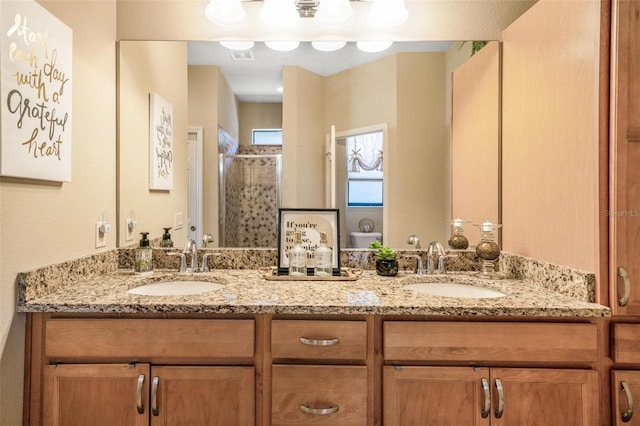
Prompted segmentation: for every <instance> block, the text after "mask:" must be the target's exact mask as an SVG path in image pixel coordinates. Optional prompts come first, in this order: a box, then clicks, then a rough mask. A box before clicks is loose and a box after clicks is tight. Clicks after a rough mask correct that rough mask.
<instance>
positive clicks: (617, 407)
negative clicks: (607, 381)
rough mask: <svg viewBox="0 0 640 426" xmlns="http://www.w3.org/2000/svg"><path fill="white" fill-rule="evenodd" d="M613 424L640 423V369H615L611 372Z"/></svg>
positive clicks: (634, 424) (635, 424)
mask: <svg viewBox="0 0 640 426" xmlns="http://www.w3.org/2000/svg"><path fill="white" fill-rule="evenodd" d="M611 387H612V389H611V395H612V399H613V405H612V411H613V413H612V414H613V416H612V417H613V424H614V425H616V426H619V425H623V424H625V425H630V426H637V425H640V413H638V412H637V410H638V406H637V403H638V401H640V371H631V370H613V371H612V372H611Z"/></svg>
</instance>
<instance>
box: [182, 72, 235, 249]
mask: <svg viewBox="0 0 640 426" xmlns="http://www.w3.org/2000/svg"><path fill="white" fill-rule="evenodd" d="M188 70H189V71H188V75H189V77H188V79H189V82H188V86H189V126H191V127H202V129H203V138H204V141H203V142H204V143H203V145H204V146H203V148H204V149H203V156H204V158H203V164H204V168H203V203H204V218H203V227H204V229H203V233H211V234H212V235H213V241H214V245H217V244H218V242H219V241H220V239H219V229H218V217H219V211H218V198H219V197H218V195H219V192H218V191H219V188H218V126H221V127H222V128H223V129H224V130H225V131H226V132H227V133H228V134H229V135H230V136H231V137H233V138H234V139H235V140H238V134H239V126H238V108H239V106H238V105H239V104H238V102H237V100H236V97H235V95H234V94H233V93H232V92H231V89H230V88H229V85H228V83H227V82H226V80H225V79H224V76H223V75H222V73H221V72H220V70H219V69H218V67H216V66H209V65H191V66H189V67H188Z"/></svg>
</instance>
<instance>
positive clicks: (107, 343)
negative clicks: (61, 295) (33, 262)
mask: <svg viewBox="0 0 640 426" xmlns="http://www.w3.org/2000/svg"><path fill="white" fill-rule="evenodd" d="M33 322H35V324H33ZM30 323H31V324H30V331H29V332H30V334H31V338H32V341H31V342H29V345H30V346H31V345H36V347H37V348H38V350H37V351H34V352H32V353H31V354H29V357H28V360H30V361H31V365H30V373H31V374H30V376H31V378H30V381H29V382H28V383H27V384H28V386H29V387H30V391H28V392H26V393H25V394H26V395H27V396H28V399H27V401H26V402H27V406H28V407H29V409H28V415H27V416H26V417H25V424H31V425H54V426H57V425H60V426H69V425H70V426H74V425H78V426H85V425H104V426H113V425H132V426H134V425H135V426H138V425H152V426H154V425H162V426H170V425H210V426H214V425H220V426H228V425H255V423H256V412H257V410H256V391H255V388H256V381H257V380H256V369H255V366H254V365H253V364H254V355H255V354H254V352H255V330H254V328H255V324H254V320H253V319H241V320H234V319H229V320H227V319H197V320H195V319H133V318H50V317H46V316H43V315H37V316H36V319H35V320H33V318H31V319H30ZM39 372H41V374H40V373H39ZM28 389H29V388H28Z"/></svg>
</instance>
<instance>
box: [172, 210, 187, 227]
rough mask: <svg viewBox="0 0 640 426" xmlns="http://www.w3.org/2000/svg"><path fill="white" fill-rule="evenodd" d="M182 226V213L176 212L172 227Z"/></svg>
mask: <svg viewBox="0 0 640 426" xmlns="http://www.w3.org/2000/svg"><path fill="white" fill-rule="evenodd" d="M183 226H184V214H183V213H176V217H175V221H174V222H173V229H176V230H177V229H182V227H183Z"/></svg>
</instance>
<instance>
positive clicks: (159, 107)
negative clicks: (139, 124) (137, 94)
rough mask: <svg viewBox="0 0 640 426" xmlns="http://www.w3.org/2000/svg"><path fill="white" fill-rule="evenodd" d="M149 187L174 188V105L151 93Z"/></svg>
mask: <svg viewBox="0 0 640 426" xmlns="http://www.w3.org/2000/svg"><path fill="white" fill-rule="evenodd" d="M149 189H160V190H171V189H173V106H172V105H171V104H170V103H169V102H167V101H166V100H164V99H162V97H160V96H159V95H158V94H156V93H150V94H149Z"/></svg>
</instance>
